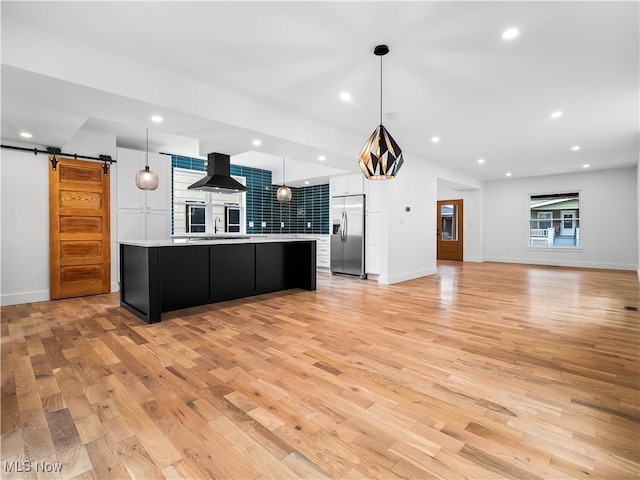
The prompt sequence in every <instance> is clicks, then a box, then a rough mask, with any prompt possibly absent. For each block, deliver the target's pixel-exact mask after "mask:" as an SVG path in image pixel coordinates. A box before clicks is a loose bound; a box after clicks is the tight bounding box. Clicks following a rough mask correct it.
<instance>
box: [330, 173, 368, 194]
mask: <svg viewBox="0 0 640 480" xmlns="http://www.w3.org/2000/svg"><path fill="white" fill-rule="evenodd" d="M329 190H330V192H331V196H332V197H335V196H338V195H359V194H362V193H364V176H363V175H362V174H361V173H356V174H353V175H340V176H338V177H331V183H330V186H329Z"/></svg>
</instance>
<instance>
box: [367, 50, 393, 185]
mask: <svg viewBox="0 0 640 480" xmlns="http://www.w3.org/2000/svg"><path fill="white" fill-rule="evenodd" d="M373 53H374V54H376V55H377V56H379V57H380V125H379V126H378V128H376V129H375V130H374V132H373V133H372V134H371V136H370V137H369V138H368V139H367V141H366V143H365V144H364V146H363V147H362V150H360V155H359V156H358V157H359V160H358V166H359V167H360V170H362V173H364V176H365V177H367V179H368V180H386V179H391V178H394V177H395V176H396V174H397V173H398V171H399V170H400V167H402V164H403V163H404V158H403V156H402V150H401V149H400V147H399V146H398V144H397V143H396V141H395V140H394V139H393V137H391V134H390V133H389V132H388V130H387V129H386V128H384V126H383V125H382V57H383V56H384V55H386V54H387V53H389V47H387V46H386V45H378V46H377V47H376V48H375V49H374V50H373Z"/></svg>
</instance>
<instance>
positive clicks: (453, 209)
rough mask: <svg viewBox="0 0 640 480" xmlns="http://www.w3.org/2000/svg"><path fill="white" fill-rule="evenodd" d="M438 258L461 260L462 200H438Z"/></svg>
mask: <svg viewBox="0 0 640 480" xmlns="http://www.w3.org/2000/svg"><path fill="white" fill-rule="evenodd" d="M436 229H437V235H438V241H437V249H438V260H460V261H462V243H463V242H462V240H463V235H462V234H463V231H462V200H441V201H438V225H437V227H436Z"/></svg>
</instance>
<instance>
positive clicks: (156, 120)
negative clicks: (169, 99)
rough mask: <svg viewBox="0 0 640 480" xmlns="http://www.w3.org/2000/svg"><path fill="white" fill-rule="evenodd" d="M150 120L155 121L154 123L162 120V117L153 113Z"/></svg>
mask: <svg viewBox="0 0 640 480" xmlns="http://www.w3.org/2000/svg"><path fill="white" fill-rule="evenodd" d="M151 121H152V122H156V123H160V122H162V117H161V116H160V115H154V116H153V117H151Z"/></svg>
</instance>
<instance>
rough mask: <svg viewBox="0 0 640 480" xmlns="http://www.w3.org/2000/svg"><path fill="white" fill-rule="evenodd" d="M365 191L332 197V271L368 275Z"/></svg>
mask: <svg viewBox="0 0 640 480" xmlns="http://www.w3.org/2000/svg"><path fill="white" fill-rule="evenodd" d="M364 200H365V197H364V195H348V196H340V197H332V198H331V273H341V274H347V275H354V276H358V277H360V278H365V277H366V274H365V269H364V258H365V257H364V240H365V238H364V233H365V229H364Z"/></svg>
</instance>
